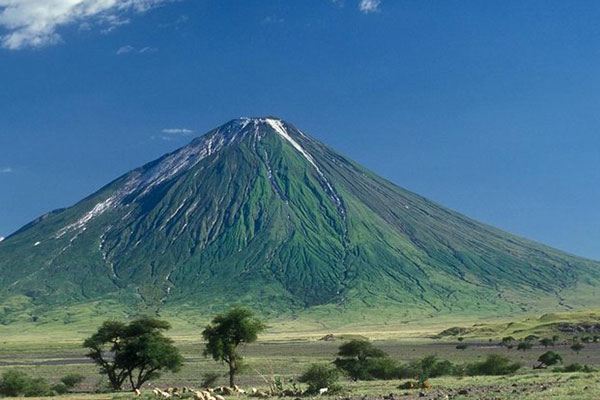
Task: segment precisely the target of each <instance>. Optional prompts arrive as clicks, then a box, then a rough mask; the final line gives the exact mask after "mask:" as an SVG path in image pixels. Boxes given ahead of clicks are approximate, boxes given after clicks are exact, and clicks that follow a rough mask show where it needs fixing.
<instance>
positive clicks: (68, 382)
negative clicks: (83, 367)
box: [60, 374, 85, 389]
mask: <svg viewBox="0 0 600 400" xmlns="http://www.w3.org/2000/svg"><path fill="white" fill-rule="evenodd" d="M84 379H85V376H83V375H81V374H69V375H65V376H63V377H62V378H61V379H60V381H61V382H62V384H63V385H65V387H67V389H72V388H74V387H75V386H77V385H79V384H80V383H81V382H83V381H84Z"/></svg>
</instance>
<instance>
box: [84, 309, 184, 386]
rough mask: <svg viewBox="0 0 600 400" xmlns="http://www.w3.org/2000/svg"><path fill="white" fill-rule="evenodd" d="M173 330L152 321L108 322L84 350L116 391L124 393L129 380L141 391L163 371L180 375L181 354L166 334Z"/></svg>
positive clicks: (88, 341)
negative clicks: (164, 333) (86, 350)
mask: <svg viewBox="0 0 600 400" xmlns="http://www.w3.org/2000/svg"><path fill="white" fill-rule="evenodd" d="M169 328H170V325H169V323H168V322H166V321H160V320H157V319H152V318H142V319H138V320H135V321H132V322H131V323H129V324H125V323H123V322H119V321H106V322H104V323H103V324H102V326H101V327H100V328H99V329H98V331H97V332H96V333H95V334H93V335H92V336H90V337H89V338H87V339H86V340H85V341H84V343H83V346H84V347H86V348H88V349H89V353H88V354H87V357H89V358H91V359H92V360H93V361H94V362H95V363H96V364H97V365H99V366H100V372H101V373H103V374H106V375H107V377H108V380H109V381H110V385H111V386H112V388H113V389H114V390H121V389H122V387H123V384H124V383H125V381H126V380H129V383H130V384H131V389H132V390H134V389H139V388H140V387H141V386H142V385H143V384H144V383H145V382H147V381H148V380H150V379H154V378H157V377H159V376H160V373H161V372H162V371H171V372H177V371H179V369H180V368H181V366H182V365H183V357H182V356H181V355H180V354H179V350H178V349H177V348H176V347H175V346H174V345H173V341H172V340H171V339H169V338H167V337H165V336H164V335H163V333H162V332H163V331H165V330H168V329H169Z"/></svg>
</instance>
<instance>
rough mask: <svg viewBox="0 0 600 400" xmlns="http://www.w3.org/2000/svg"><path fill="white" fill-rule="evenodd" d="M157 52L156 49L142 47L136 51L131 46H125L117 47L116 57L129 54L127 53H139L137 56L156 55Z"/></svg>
mask: <svg viewBox="0 0 600 400" xmlns="http://www.w3.org/2000/svg"><path fill="white" fill-rule="evenodd" d="M157 51H158V49H157V48H156V47H150V46H146V47H142V48H141V49H139V50H138V49H136V48H135V47H133V46H130V45H126V46H121V47H119V49H118V50H117V55H118V56H121V55H123V54H129V53H139V54H144V53H156V52H157Z"/></svg>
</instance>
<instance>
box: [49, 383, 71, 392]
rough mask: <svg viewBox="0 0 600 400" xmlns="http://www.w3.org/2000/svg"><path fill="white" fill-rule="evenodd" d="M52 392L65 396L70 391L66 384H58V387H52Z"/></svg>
mask: <svg viewBox="0 0 600 400" xmlns="http://www.w3.org/2000/svg"><path fill="white" fill-rule="evenodd" d="M52 391H53V392H54V393H56V394H65V393H67V392H68V391H69V388H68V387H67V385H65V384H64V383H62V382H61V383H57V384H56V385H52Z"/></svg>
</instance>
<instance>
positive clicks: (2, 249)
mask: <svg viewBox="0 0 600 400" xmlns="http://www.w3.org/2000/svg"><path fill="white" fill-rule="evenodd" d="M0 272H1V273H0V323H3V324H12V323H17V322H18V323H32V324H43V323H49V322H55V323H56V322H57V323H66V324H68V323H71V322H77V321H88V320H91V319H94V318H104V317H106V316H108V315H112V316H114V315H136V314H140V313H145V314H147V313H151V314H155V313H158V314H160V315H163V316H174V317H175V316H179V317H181V318H187V319H188V320H191V321H196V320H198V321H201V320H203V319H206V318H207V316H208V315H209V314H210V313H212V312H214V311H215V310H219V309H222V308H223V307H226V306H227V305H229V304H231V303H241V304H246V305H250V306H252V307H254V308H256V309H257V310H259V312H261V313H262V314H264V315H266V316H268V317H269V318H301V319H302V318H304V319H307V320H310V319H312V320H314V321H317V322H319V321H320V322H325V321H335V320H336V318H338V319H337V320H338V321H340V323H341V322H343V321H346V322H349V321H352V322H353V323H388V322H390V321H405V320H409V319H412V318H425V317H428V316H436V315H496V316H501V315H508V314H511V313H515V312H538V311H546V310H568V309H571V308H584V307H592V306H596V307H597V306H599V305H600V297H599V296H598V290H597V289H596V288H597V287H598V283H599V282H600V263H597V262H594V261H589V260H585V259H582V258H578V257H576V256H573V255H569V254H565V253H563V252H561V251H558V250H555V249H552V248H549V247H546V246H544V245H541V244H538V243H535V242H532V241H529V240H526V239H523V238H520V237H517V236H514V235H511V234H508V233H505V232H502V231H500V230H498V229H495V228H492V227H490V226H487V225H484V224H482V223H479V222H477V221H474V220H472V219H469V218H467V217H465V216H463V215H460V214H459V213H456V212H454V211H452V210H449V209H447V208H445V207H443V206H440V205H438V204H436V203H434V202H432V201H430V200H427V199H425V198H423V197H421V196H419V195H417V194H414V193H411V192H409V191H407V190H404V189H402V188H400V187H398V186H396V185H394V184H393V183H390V182H389V181H387V180H385V179H382V178H380V177H378V176H377V175H375V174H374V173H373V172H371V171H369V170H367V169H366V168H364V167H362V166H360V165H358V164H356V163H355V162H353V161H351V160H349V159H347V158H346V157H344V156H342V155H340V154H338V153H336V152H335V151H333V150H332V149H330V148H328V147H326V146H325V145H323V144H321V143H320V142H318V141H317V140H315V139H313V138H311V137H310V136H308V135H306V134H305V133H303V132H302V131H300V130H299V129H297V128H295V127H294V126H293V125H292V124H290V123H288V122H285V121H282V120H280V119H276V118H241V119H236V120H233V121H231V122H228V123H227V124H225V125H223V126H221V127H219V128H217V129H215V130H212V131H210V132H208V133H207V134H206V135H204V136H202V137H198V138H196V139H194V140H193V141H192V142H191V143H190V144H189V145H187V146H185V147H183V148H181V149H179V150H176V151H174V152H173V153H170V154H167V155H165V156H163V157H161V158H160V159H158V160H156V161H153V162H150V163H148V164H146V165H144V166H142V167H140V168H138V169H135V170H133V171H131V172H128V173H126V174H125V175H123V176H121V177H120V178H118V179H116V180H115V181H113V182H111V183H110V184H108V185H107V186H105V187H103V188H102V189H100V190H99V191H97V192H96V193H94V194H92V195H91V196H89V197H87V198H85V199H84V200H82V201H80V202H79V203H77V204H75V205H74V206H72V207H69V208H65V209H61V210H56V211H53V212H50V213H48V214H46V215H44V216H42V217H40V218H38V219H37V220H35V221H33V222H31V223H29V224H28V225H26V226H24V227H23V228H21V229H20V230H19V231H17V232H15V233H14V234H12V235H10V236H9V237H7V238H6V239H5V240H3V241H2V242H0ZM331 323H333V322H331Z"/></svg>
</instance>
